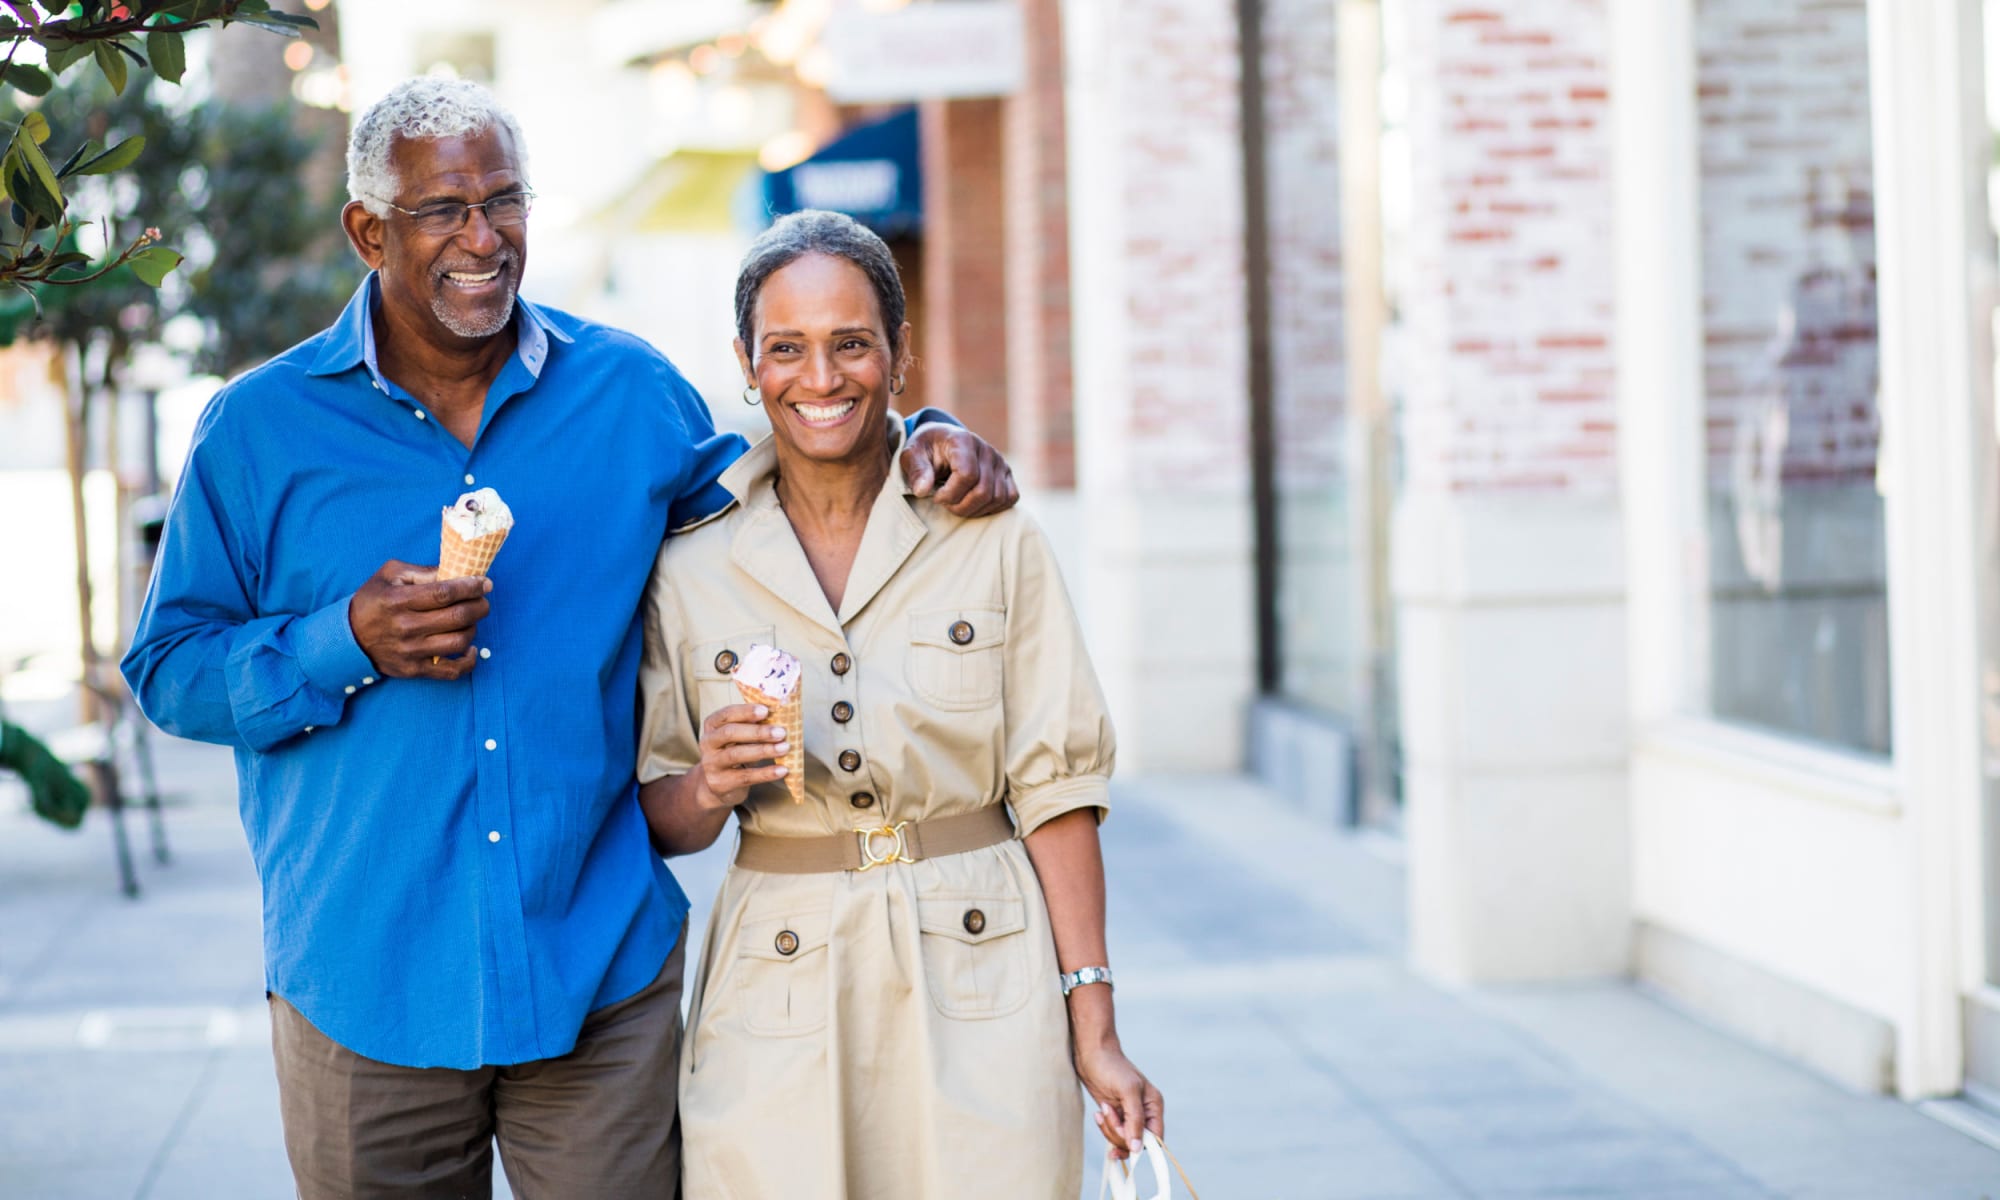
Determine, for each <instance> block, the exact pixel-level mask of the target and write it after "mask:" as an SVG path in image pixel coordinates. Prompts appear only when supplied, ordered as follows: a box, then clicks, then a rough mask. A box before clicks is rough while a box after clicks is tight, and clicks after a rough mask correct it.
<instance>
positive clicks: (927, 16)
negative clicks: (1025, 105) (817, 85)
mask: <svg viewBox="0 0 2000 1200" xmlns="http://www.w3.org/2000/svg"><path fill="white" fill-rule="evenodd" d="M1022 36H1023V35H1022V28H1021V7H1020V5H1019V3H1017V0H932V2H931V3H928V4H924V3H919V4H911V5H909V6H908V7H905V8H900V9H897V10H895V11H893V12H869V11H867V10H865V9H858V8H854V7H851V6H849V7H842V8H840V9H837V10H836V11H835V12H834V14H833V15H832V16H831V17H830V18H829V19H828V20H827V23H826V28H825V29H824V30H823V31H821V33H820V46H821V47H822V48H824V49H825V50H826V52H827V55H828V57H829V58H830V60H831V61H830V62H829V64H828V68H829V69H828V73H827V82H826V94H827V96H828V97H830V98H831V99H833V100H834V101H836V102H838V103H841V104H877V103H901V102H907V101H911V100H938V99H963V98H969V97H974V96H1005V95H1010V94H1012V93H1013V92H1015V91H1017V90H1018V89H1019V88H1020V86H1021V79H1022V73H1023V60H1024V57H1025V49H1024V47H1023V45H1022Z"/></svg>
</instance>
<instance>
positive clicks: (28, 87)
mask: <svg viewBox="0 0 2000 1200" xmlns="http://www.w3.org/2000/svg"><path fill="white" fill-rule="evenodd" d="M4 78H5V79H6V81H7V83H8V84H9V85H11V86H13V87H17V88H20V89H21V90H22V91H24V92H26V93H28V94H29V95H30V96H46V95H48V94H49V89H50V88H52V87H54V86H55V85H56V81H55V80H53V79H51V78H49V73H48V72H47V71H44V70H42V69H41V68H40V67H31V66H29V65H28V64H26V63H8V64H7V70H6V73H5V75H4Z"/></svg>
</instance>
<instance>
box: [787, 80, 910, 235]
mask: <svg viewBox="0 0 2000 1200" xmlns="http://www.w3.org/2000/svg"><path fill="white" fill-rule="evenodd" d="M764 204H765V207H766V209H767V210H768V211H769V213H770V215H771V216H773V217H780V216H783V215H784V214H786V213H790V212H797V211H799V210H800V209H802V208H825V209H831V210H833V211H834V212H843V213H846V214H847V215H848V216H850V217H853V218H854V219H855V220H857V221H859V222H861V223H862V224H863V225H866V226H868V228H870V229H873V230H874V231H875V232H876V233H879V234H881V235H882V236H883V237H885V238H891V237H907V236H910V235H913V234H916V233H919V232H921V231H922V229H923V224H924V176H923V168H922V166H921V165H920V160H919V157H918V154H917V110H916V109H914V108H906V109H904V110H903V111H901V112H899V113H897V114H895V115H894V116H890V117H884V118H883V119H881V120H879V121H873V122H870V123H869V124H867V125H857V126H855V127H854V128H853V129H850V130H848V131H847V132H846V133H843V134H841V135H840V136H839V137H837V138H835V139H834V140H833V141H831V142H828V143H827V144H826V145H824V146H822V147H820V150H819V153H817V154H815V155H813V156H812V157H811V158H808V159H806V160H805V161H804V162H802V163H799V164H798V165H796V166H793V167H788V168H786V169H785V170H783V171H774V172H772V173H771V174H769V175H766V176H765V177H764Z"/></svg>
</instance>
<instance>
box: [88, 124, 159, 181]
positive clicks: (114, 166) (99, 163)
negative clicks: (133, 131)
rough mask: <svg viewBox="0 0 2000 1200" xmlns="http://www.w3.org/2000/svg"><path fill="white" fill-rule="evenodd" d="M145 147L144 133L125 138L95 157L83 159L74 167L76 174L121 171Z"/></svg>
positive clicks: (100, 173) (104, 173) (105, 173)
mask: <svg viewBox="0 0 2000 1200" xmlns="http://www.w3.org/2000/svg"><path fill="white" fill-rule="evenodd" d="M145 148H146V138H145V135H144V134H141V135H140V136H138V137H129V138H126V139H125V140H124V141H122V142H120V143H118V144H117V145H116V146H113V147H111V149H109V150H106V151H105V152H104V153H102V154H100V155H98V156H97V157H96V158H89V159H85V160H84V162H83V165H82V166H79V167H77V168H76V173H77V174H78V175H109V174H110V173H111V172H113V171H122V170H124V169H125V168H126V167H129V166H131V165H132V162H133V160H135V159H137V158H138V157H139V152H140V151H141V150H144V149H145Z"/></svg>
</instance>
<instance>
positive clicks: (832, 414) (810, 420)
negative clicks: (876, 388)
mask: <svg viewBox="0 0 2000 1200" xmlns="http://www.w3.org/2000/svg"><path fill="white" fill-rule="evenodd" d="M860 406H861V405H860V402H859V401H857V400H854V399H851V398H850V399H846V400H827V401H824V402H823V403H819V404H808V403H806V402H805V401H803V400H800V401H794V402H793V403H792V411H793V412H795V413H797V414H798V416H799V420H800V421H801V422H802V423H804V424H806V425H809V426H811V427H812V428H814V429H831V428H832V427H833V426H835V425H839V424H841V423H842V422H844V421H846V420H847V418H848V417H850V416H852V415H853V414H854V410H855V409H857V408H859V407H860Z"/></svg>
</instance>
